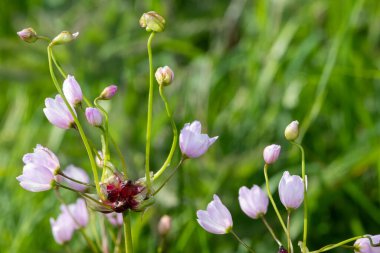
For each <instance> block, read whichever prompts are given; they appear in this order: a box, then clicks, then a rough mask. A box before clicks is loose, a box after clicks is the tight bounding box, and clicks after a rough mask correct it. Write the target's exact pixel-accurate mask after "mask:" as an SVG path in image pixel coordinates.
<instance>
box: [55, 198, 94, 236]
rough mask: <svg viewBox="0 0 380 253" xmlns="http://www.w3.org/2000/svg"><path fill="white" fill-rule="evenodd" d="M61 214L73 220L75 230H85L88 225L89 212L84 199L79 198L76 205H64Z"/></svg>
mask: <svg viewBox="0 0 380 253" xmlns="http://www.w3.org/2000/svg"><path fill="white" fill-rule="evenodd" d="M61 212H62V214H64V215H68V216H69V217H70V218H71V220H72V221H73V223H74V225H73V226H74V228H75V229H79V228H84V227H86V226H87V224H88V210H87V206H86V202H85V201H84V199H81V198H79V199H78V200H77V201H76V202H75V203H74V204H70V205H67V206H63V205H62V206H61Z"/></svg>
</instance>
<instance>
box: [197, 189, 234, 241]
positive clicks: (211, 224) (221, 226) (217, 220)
mask: <svg viewBox="0 0 380 253" xmlns="http://www.w3.org/2000/svg"><path fill="white" fill-rule="evenodd" d="M197 217H198V219H197V221H198V223H199V225H201V227H202V228H203V229H204V230H206V231H207V232H209V233H213V234H227V233H229V232H230V231H231V229H232V226H233V222H232V217H231V213H230V211H229V210H228V209H227V207H225V206H224V205H223V203H222V201H221V200H220V199H219V197H218V195H216V194H214V200H213V201H211V202H210V203H209V204H208V205H207V210H205V211H204V210H198V211H197Z"/></svg>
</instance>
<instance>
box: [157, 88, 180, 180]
mask: <svg viewBox="0 0 380 253" xmlns="http://www.w3.org/2000/svg"><path fill="white" fill-rule="evenodd" d="M163 89H164V86H163V85H160V88H159V91H160V96H161V99H162V101H164V103H165V108H166V113H167V115H168V117H169V119H170V122H171V125H172V129H173V142H172V147H171V148H170V152H169V155H168V157H167V158H166V161H165V162H164V164H163V165H162V167H161V168H160V169H159V170H158V171H157V173H156V174H155V175H154V177H153V181H154V180H156V179H157V178H159V177H160V176H161V174H162V173H164V171H165V170H166V168H167V167H168V166H169V165H170V162H171V160H172V158H173V155H174V152H175V149H176V147H177V142H178V131H177V126H176V125H175V122H174V119H173V115H172V112H171V110H170V107H169V104H168V101H167V99H166V97H165V94H164V91H163Z"/></svg>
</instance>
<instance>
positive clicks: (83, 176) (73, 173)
mask: <svg viewBox="0 0 380 253" xmlns="http://www.w3.org/2000/svg"><path fill="white" fill-rule="evenodd" d="M63 173H64V174H65V175H67V176H68V177H71V178H73V179H75V180H78V181H80V182H83V183H86V184H88V183H89V182H90V178H89V177H88V175H87V173H86V171H84V170H83V169H81V168H78V167H76V166H74V165H69V166H67V167H66V169H65V170H64V171H63ZM59 178H60V180H62V181H64V182H65V183H67V184H68V186H69V187H70V188H72V189H74V190H77V191H80V192H83V191H85V190H86V189H87V186H85V185H83V184H79V183H76V182H74V181H71V180H70V179H68V178H65V177H63V176H59Z"/></svg>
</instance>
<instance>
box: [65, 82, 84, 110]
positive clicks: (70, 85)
mask: <svg viewBox="0 0 380 253" xmlns="http://www.w3.org/2000/svg"><path fill="white" fill-rule="evenodd" d="M62 90H63V94H65V97H66V98H67V101H69V103H70V104H71V105H72V106H75V105H77V104H79V103H80V102H82V99H83V94H82V90H81V88H80V86H79V84H78V82H77V81H76V80H75V77H73V76H70V75H68V76H67V78H66V79H65V81H64V82H63V88H62Z"/></svg>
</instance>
